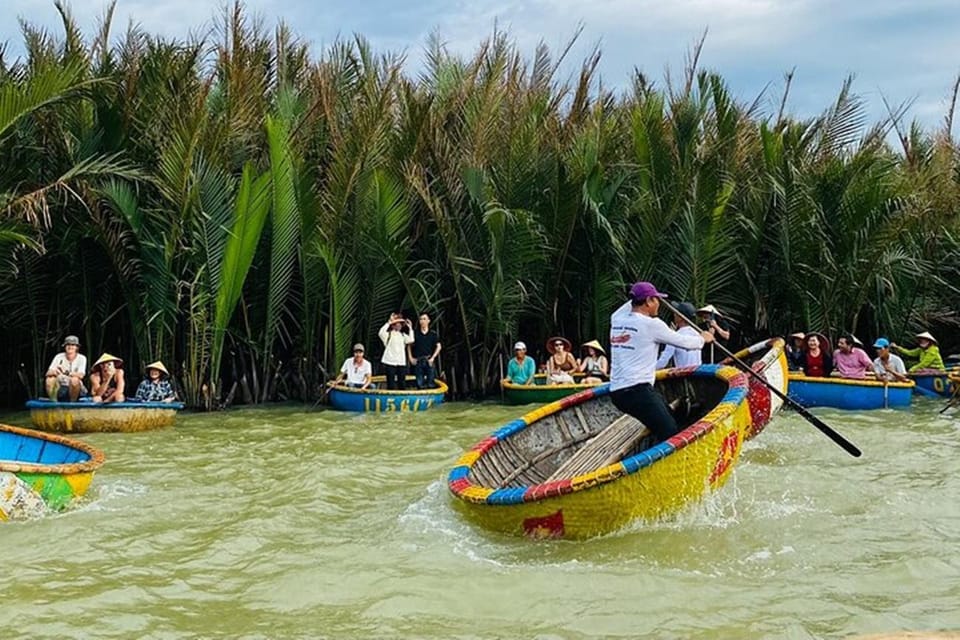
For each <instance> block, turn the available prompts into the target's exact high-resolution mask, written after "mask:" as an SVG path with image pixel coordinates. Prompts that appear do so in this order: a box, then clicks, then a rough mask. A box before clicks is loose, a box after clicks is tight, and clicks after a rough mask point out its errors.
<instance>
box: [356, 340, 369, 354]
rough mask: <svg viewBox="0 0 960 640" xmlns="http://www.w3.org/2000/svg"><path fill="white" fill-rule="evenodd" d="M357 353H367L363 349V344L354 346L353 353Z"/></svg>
mask: <svg viewBox="0 0 960 640" xmlns="http://www.w3.org/2000/svg"><path fill="white" fill-rule="evenodd" d="M357 351H362V352H364V353H365V352H366V351H367V350H366V349H364V348H363V343H362V342H358V343H357V344H355V345H353V352H354V353H356V352H357Z"/></svg>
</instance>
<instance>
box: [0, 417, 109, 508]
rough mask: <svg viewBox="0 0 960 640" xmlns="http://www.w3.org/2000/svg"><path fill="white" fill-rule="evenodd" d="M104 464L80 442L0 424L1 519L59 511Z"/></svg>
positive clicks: (99, 453)
mask: <svg viewBox="0 0 960 640" xmlns="http://www.w3.org/2000/svg"><path fill="white" fill-rule="evenodd" d="M103 461H104V457H103V452H102V451H100V450H99V449H96V448H94V447H92V446H90V445H88V444H87V443H85V442H79V441H77V440H72V439H70V438H64V437H63V436H59V435H54V434H49V433H42V432H40V431H33V430H30V429H21V428H19V427H11V426H8V425H4V424H0V520H12V519H24V518H30V517H36V516H40V515H43V514H44V513H46V512H47V511H51V510H52V511H58V510H61V509H63V508H64V507H66V506H67V505H69V504H70V503H71V502H73V501H74V500H75V499H77V498H79V497H80V496H82V495H83V494H85V493H86V491H87V488H88V487H89V486H90V482H91V481H92V480H93V474H94V472H95V471H96V470H97V469H99V468H100V467H101V466H102V465H103Z"/></svg>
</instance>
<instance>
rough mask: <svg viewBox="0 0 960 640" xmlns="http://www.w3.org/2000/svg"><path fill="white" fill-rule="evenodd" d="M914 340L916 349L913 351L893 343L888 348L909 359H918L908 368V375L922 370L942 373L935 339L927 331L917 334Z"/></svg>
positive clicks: (938, 348)
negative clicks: (915, 340)
mask: <svg viewBox="0 0 960 640" xmlns="http://www.w3.org/2000/svg"><path fill="white" fill-rule="evenodd" d="M916 338H917V347H916V348H915V349H907V348H904V347H901V346H900V345H898V344H897V343H895V342H891V343H890V347H891V348H892V349H895V350H896V351H899V352H900V353H902V354H903V355H905V356H908V357H910V358H919V361H918V362H917V363H916V364H915V365H913V366H912V367H910V373H917V372H919V371H923V370H924V369H930V370H933V371H943V370H944V366H943V358H941V357H940V346H939V345H938V343H937V339H936V338H934V337H933V336H932V335H931V334H930V333H929V332H928V331H924V332H923V333H918V334H917V335H916Z"/></svg>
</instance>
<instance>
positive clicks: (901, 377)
mask: <svg viewBox="0 0 960 640" xmlns="http://www.w3.org/2000/svg"><path fill="white" fill-rule="evenodd" d="M873 348H874V349H876V350H877V357H876V359H874V361H873V372H874V374H876V376H877V377H878V378H880V379H881V380H890V381H892V382H908V381H909V380H910V378H908V377H907V367H906V366H905V365H904V364H903V360H901V359H900V356H897V355H894V354H892V353H890V341H889V340H887V339H886V338H877V341H876V342H874V343H873Z"/></svg>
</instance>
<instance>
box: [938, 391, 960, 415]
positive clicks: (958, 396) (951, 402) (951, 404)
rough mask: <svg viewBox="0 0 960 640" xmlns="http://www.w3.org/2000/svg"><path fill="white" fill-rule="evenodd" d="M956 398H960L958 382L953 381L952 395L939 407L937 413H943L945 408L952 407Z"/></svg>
mask: <svg viewBox="0 0 960 640" xmlns="http://www.w3.org/2000/svg"><path fill="white" fill-rule="evenodd" d="M958 400H960V383H954V385H953V397H952V398H950V399H949V400H947V404H946V405H944V407H943V409H940V411H938V412H937V414H938V415H939V414H941V413H943V412H944V411H946V410H947V409H949V408H950V407H952V406H953V405H955V404H956V403H957V401H958Z"/></svg>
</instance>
